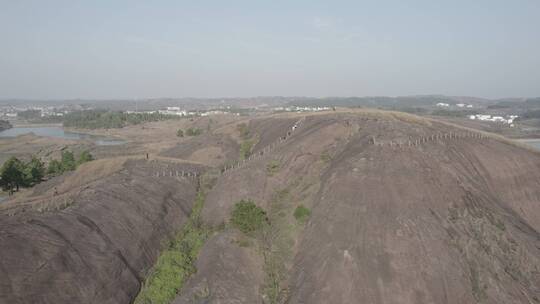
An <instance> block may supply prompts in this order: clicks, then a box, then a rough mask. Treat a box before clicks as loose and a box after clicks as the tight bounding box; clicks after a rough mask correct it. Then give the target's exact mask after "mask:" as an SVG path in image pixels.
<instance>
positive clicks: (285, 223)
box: [261, 189, 295, 304]
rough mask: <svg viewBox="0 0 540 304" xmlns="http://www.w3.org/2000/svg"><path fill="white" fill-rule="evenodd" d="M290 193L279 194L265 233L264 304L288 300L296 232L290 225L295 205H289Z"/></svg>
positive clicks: (272, 202) (263, 237)
mask: <svg viewBox="0 0 540 304" xmlns="http://www.w3.org/2000/svg"><path fill="white" fill-rule="evenodd" d="M289 198H290V193H289V190H288V189H284V190H281V191H277V192H276V194H275V195H274V197H273V198H272V201H271V202H270V210H269V215H268V216H269V222H270V223H271V225H268V226H267V227H265V229H264V230H263V234H262V241H261V247H262V248H261V252H262V255H263V259H264V268H263V270H264V273H265V279H264V285H263V286H262V290H263V300H264V303H271V304H277V303H282V302H283V300H284V299H285V296H286V295H285V293H286V289H285V287H284V286H283V283H284V282H285V281H286V276H287V267H286V265H287V263H288V262H290V259H291V258H292V256H293V254H292V247H293V246H294V232H295V228H294V225H293V224H292V223H290V221H289V220H290V217H288V216H287V215H288V214H290V213H291V211H292V210H291V208H292V205H291V204H290V202H289Z"/></svg>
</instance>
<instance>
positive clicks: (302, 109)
mask: <svg viewBox="0 0 540 304" xmlns="http://www.w3.org/2000/svg"><path fill="white" fill-rule="evenodd" d="M331 109H332V108H330V107H297V106H290V107H276V108H274V111H279V112H281V111H285V112H320V111H330V110H331Z"/></svg>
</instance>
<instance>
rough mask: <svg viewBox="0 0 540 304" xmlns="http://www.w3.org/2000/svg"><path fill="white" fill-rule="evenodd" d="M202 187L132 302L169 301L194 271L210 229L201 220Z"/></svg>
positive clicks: (156, 303) (138, 303)
mask: <svg viewBox="0 0 540 304" xmlns="http://www.w3.org/2000/svg"><path fill="white" fill-rule="evenodd" d="M204 200H205V195H204V191H203V190H200V191H199V193H198V195H197V199H196V201H195V204H194V206H193V209H192V212H191V215H190V217H189V221H188V223H187V224H186V225H185V226H184V227H183V228H182V230H181V232H180V233H179V234H178V235H177V236H176V237H175V238H174V239H173V240H172V241H171V242H170V243H169V245H168V247H167V248H166V249H165V250H164V251H163V252H162V253H161V255H160V256H159V258H158V260H157V263H156V265H155V266H154V268H153V270H152V272H151V274H150V276H149V277H148V279H147V280H146V282H145V283H144V286H143V287H142V289H141V292H140V293H139V295H138V296H137V298H136V299H135V304H168V303H170V302H171V301H172V300H174V298H175V297H176V296H177V294H178V292H179V291H180V290H181V289H182V287H183V285H184V283H185V282H186V280H187V278H188V277H189V276H190V275H192V274H194V273H195V272H196V271H197V269H196V268H195V261H196V259H197V256H198V255H199V251H200V250H201V248H202V246H203V245H204V243H205V241H206V240H207V239H208V237H209V236H210V234H211V233H212V229H210V228H209V227H206V226H205V225H204V224H203V223H202V219H201V211H202V208H203V206H204Z"/></svg>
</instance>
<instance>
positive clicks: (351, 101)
mask: <svg viewBox="0 0 540 304" xmlns="http://www.w3.org/2000/svg"><path fill="white" fill-rule="evenodd" d="M439 102H441V103H447V104H450V105H455V104H458V103H467V104H476V105H480V104H485V105H487V104H489V103H495V101H493V100H489V99H483V98H476V97H454V96H444V95H420V96H397V97H387V96H374V97H326V98H308V99H303V100H295V101H292V102H290V104H292V105H306V106H307V105H316V106H338V107H381V108H388V107H392V108H394V107H425V106H434V105H435V104H437V103H439Z"/></svg>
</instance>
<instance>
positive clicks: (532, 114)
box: [517, 109, 540, 120]
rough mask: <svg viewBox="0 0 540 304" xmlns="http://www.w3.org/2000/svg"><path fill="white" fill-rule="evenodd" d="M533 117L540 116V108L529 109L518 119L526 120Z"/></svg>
mask: <svg viewBox="0 0 540 304" xmlns="http://www.w3.org/2000/svg"><path fill="white" fill-rule="evenodd" d="M533 118H540V109H539V110H532V111H527V112H525V113H523V114H522V115H521V116H520V117H518V118H517V120H525V119H533Z"/></svg>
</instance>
